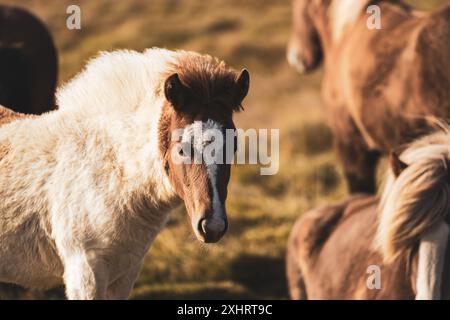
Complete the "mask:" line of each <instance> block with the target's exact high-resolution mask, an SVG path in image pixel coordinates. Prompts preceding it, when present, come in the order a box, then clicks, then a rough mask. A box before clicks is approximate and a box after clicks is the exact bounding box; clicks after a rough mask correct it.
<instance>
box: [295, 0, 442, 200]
mask: <svg viewBox="0 0 450 320" xmlns="http://www.w3.org/2000/svg"><path fill="white" fill-rule="evenodd" d="M369 5H377V6H378V8H379V9H380V12H381V29H370V28H368V25H367V20H368V19H369V18H371V16H370V15H369V14H367V13H366V10H367V8H368V6H369ZM293 10H294V11H293V15H294V28H293V34H292V37H291V40H290V43H289V46H288V54H287V56H288V60H289V62H290V63H291V65H293V66H294V67H295V68H296V69H297V70H298V71H300V72H308V71H311V70H313V69H315V68H316V67H317V66H318V65H319V64H320V63H321V61H322V58H323V59H324V64H325V75H324V80H323V86H322V94H323V98H324V102H325V105H326V113H327V117H328V119H329V124H330V126H331V129H332V132H333V135H334V139H335V146H336V149H337V152H338V156H339V159H340V161H341V163H342V165H343V167H344V171H345V175H346V179H347V182H348V185H349V189H350V191H351V192H369V193H373V192H374V191H375V185H376V183H375V169H376V164H377V161H378V159H379V157H380V155H382V154H383V153H385V152H386V151H388V150H390V149H392V148H396V147H398V146H400V145H402V144H404V143H406V142H409V141H411V140H413V139H414V138H416V137H417V136H419V135H422V134H424V133H425V132H428V131H429V127H428V125H427V124H426V122H425V121H423V120H421V119H422V118H423V116H426V115H433V116H437V117H440V118H449V116H450V41H449V39H450V6H448V5H447V6H446V7H444V8H442V9H441V10H438V11H436V12H433V13H431V14H425V13H423V12H417V11H415V10H413V9H412V8H410V7H409V6H407V5H406V4H404V3H402V2H401V1H387V0H386V1H383V0H379V1H368V0H294V6H293Z"/></svg>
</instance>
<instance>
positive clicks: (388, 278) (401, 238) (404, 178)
mask: <svg viewBox="0 0 450 320" xmlns="http://www.w3.org/2000/svg"><path fill="white" fill-rule="evenodd" d="M402 158H403V160H404V161H405V163H404V164H403V163H402V165H400V166H399V165H392V164H391V166H392V167H393V170H392V171H393V172H392V173H390V174H389V175H388V177H387V181H386V184H385V188H384V192H383V196H382V198H381V200H380V199H378V197H375V196H369V195H361V194H359V195H357V194H355V195H352V196H350V197H349V198H348V199H346V200H345V201H342V202H340V203H337V204H333V205H329V206H325V207H322V208H319V209H315V210H311V211H310V212H308V213H306V214H305V215H303V216H302V217H301V218H300V219H299V220H298V221H297V223H296V224H295V226H294V227H293V229H292V231H291V235H290V238H289V244H288V250H287V278H288V282H289V290H290V294H291V297H292V298H293V299H414V298H416V299H450V241H449V240H450V239H449V227H448V224H449V221H450V214H449V212H450V182H449V174H450V172H449V171H448V163H449V162H448V161H449V160H450V134H449V133H437V134H434V135H430V136H426V137H424V138H422V139H421V140H419V141H417V142H415V143H414V144H413V145H412V147H409V148H408V149H406V150H405V151H404V153H403V154H402ZM399 161H400V160H398V158H397V160H396V161H394V162H399ZM375 277H378V280H377V279H376V278H375ZM377 281H378V283H377Z"/></svg>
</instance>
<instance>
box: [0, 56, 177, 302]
mask: <svg viewBox="0 0 450 320" xmlns="http://www.w3.org/2000/svg"><path fill="white" fill-rule="evenodd" d="M176 57H177V52H172V51H167V50H161V49H151V50H147V51H146V52H144V53H136V52H128V51H119V52H114V53H110V54H103V55H102V56H100V57H99V58H96V59H95V60H93V61H92V62H91V63H90V64H89V65H88V67H87V69H86V70H85V71H84V72H83V73H81V74H80V75H79V76H78V77H77V78H75V79H74V80H73V81H71V82H70V83H69V84H68V85H66V86H65V87H63V88H62V89H61V90H59V92H58V105H59V110H58V111H55V112H52V113H48V114H45V115H43V116H41V117H38V118H33V119H23V120H17V121H14V122H12V123H9V124H7V125H4V126H2V127H1V128H0V199H1V200H0V281H2V282H12V283H16V284H20V285H23V286H25V287H41V288H47V287H51V286H54V285H55V284H58V283H62V282H64V283H65V284H66V293H67V296H68V298H70V299H84V298H88V299H89V298H127V297H128V296H129V293H130V291H131V289H132V287H133V284H134V282H135V280H136V277H137V275H138V273H139V270H140V268H141V265H142V261H143V258H144V256H145V254H146V253H147V250H148V249H149V246H150V244H151V242H152V241H153V239H154V238H155V236H156V235H157V234H158V232H159V231H160V229H161V228H162V227H163V226H164V224H165V222H166V220H167V216H168V212H169V210H170V208H171V207H173V206H174V205H176V204H177V203H178V201H179V200H178V197H177V196H176V194H175V192H174V189H173V187H172V186H171V184H170V181H169V179H168V177H167V176H166V175H165V173H164V168H163V162H162V156H161V154H160V152H159V148H158V140H157V137H158V120H159V115H160V112H161V108H162V106H163V103H164V96H163V95H162V96H160V94H159V93H158V90H157V89H158V86H160V85H161V74H162V73H163V72H165V71H166V69H167V66H168V64H170V63H171V62H173V61H174V60H175V59H176Z"/></svg>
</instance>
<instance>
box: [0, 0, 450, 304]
mask: <svg viewBox="0 0 450 320" xmlns="http://www.w3.org/2000/svg"><path fill="white" fill-rule="evenodd" d="M0 2H1V3H13V4H15V5H20V6H23V7H26V8H28V9H29V10H31V11H32V12H34V13H35V14H36V15H37V16H39V17H40V18H41V19H42V20H43V21H45V23H46V24H47V25H48V26H49V28H50V30H51V32H52V34H53V35H54V38H55V41H56V45H57V47H58V51H59V54H60V83H63V82H65V81H67V80H69V79H70V78H71V77H72V76H74V75H75V74H76V73H77V72H79V71H80V70H81V68H82V67H83V65H84V64H85V62H86V60H87V59H89V57H91V56H93V55H95V54H96V53H97V52H98V51H99V50H112V49H118V48H128V49H135V50H143V49H144V48H148V47H153V46H160V47H167V48H170V49H177V48H182V49H186V50H195V51H199V52H203V53H209V54H211V55H215V56H218V57H220V58H222V59H224V60H225V61H226V62H227V63H228V64H229V65H230V66H232V67H234V68H237V69H239V68H241V67H246V68H248V69H249V70H250V73H251V78H252V79H251V90H250V93H249V96H248V98H247V99H246V101H245V104H244V106H245V112H243V113H241V114H239V115H237V116H236V124H237V126H238V127H241V128H250V127H251V128H269V129H270V128H277V129H280V171H279V173H278V174H277V175H274V176H260V175H259V167H258V166H250V165H249V166H236V167H234V168H233V172H232V180H231V182H230V193H229V201H228V213H229V219H230V230H229V233H228V234H227V235H226V237H225V238H224V239H223V240H222V241H221V242H220V243H219V244H217V245H209V246H205V245H201V244H200V243H199V242H198V241H196V240H195V238H194V235H193V233H192V231H191V229H190V226H189V223H188V219H187V215H186V213H185V210H184V209H183V208H179V209H177V210H175V211H174V212H173V214H172V216H171V220H170V222H169V224H168V226H167V228H166V229H165V230H164V231H163V232H162V233H161V234H160V235H159V237H158V238H157V240H156V242H155V243H154V245H153V247H152V248H151V250H150V252H149V254H148V256H147V258H146V263H145V266H144V268H143V270H142V273H141V275H140V278H139V280H138V282H137V284H136V286H135V290H134V292H133V297H134V298H139V299H148V298H152V299H157V298H170V299H171V298H209V299H211V298H262V299H266V298H274V299H285V298H288V296H287V289H286V281H285V275H284V254H285V245H286V240H287V237H288V234H289V231H290V229H291V227H292V225H293V223H294V221H295V220H296V219H297V217H298V216H299V215H301V214H302V213H304V212H305V211H307V210H308V209H310V208H313V207H315V206H318V205H320V204H325V203H329V202H331V201H334V200H336V199H339V198H342V197H344V196H345V194H346V190H345V186H344V183H343V179H342V173H341V171H340V167H339V165H338V164H337V162H336V159H335V156H334V153H333V150H332V137H331V134H330V132H329V130H328V128H327V125H326V123H325V121H324V110H323V108H322V104H321V100H320V95H319V87H320V81H321V75H322V70H318V71H317V72H315V73H313V74H311V75H308V76H300V75H298V74H297V73H296V72H295V71H294V70H293V69H291V68H290V67H289V66H288V64H287V62H286V61H285V46H286V42H287V39H288V37H289V32H290V24H291V21H290V18H291V7H290V5H291V4H290V1H288V0H270V1H269V0H208V1H204V0H185V1H181V0H180V1H178V0H165V1H163V0H149V1H138V0H134V1H118V0H117V1H114V0H111V1H105V0H100V1H91V0H90V1H87V0H84V1H77V3H78V4H79V5H80V7H81V19H82V22H81V23H82V25H81V26H82V28H81V30H68V29H66V28H65V20H66V18H67V14H66V8H67V6H68V5H69V4H72V3H73V1H68V0H52V1H36V0H33V1H31V0H14V1H0ZM410 2H411V1H410ZM413 2H414V3H415V5H417V6H418V7H420V8H423V9H430V8H433V7H435V6H437V5H439V4H441V3H443V2H446V1H441V0H439V1H436V0H435V1H413ZM447 2H448V1H447ZM2 292H3V297H10V298H11V297H13V298H36V297H38V298H62V297H63V294H62V290H61V289H57V290H53V291H50V292H45V293H44V292H31V291H26V290H22V289H19V288H13V289H11V288H9V289H8V290H4V291H2ZM2 292H0V297H1V295H2Z"/></svg>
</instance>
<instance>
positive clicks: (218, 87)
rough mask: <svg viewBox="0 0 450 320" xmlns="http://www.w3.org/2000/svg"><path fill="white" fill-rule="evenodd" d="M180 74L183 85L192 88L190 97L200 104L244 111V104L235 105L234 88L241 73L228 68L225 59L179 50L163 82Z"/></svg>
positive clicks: (193, 101) (196, 103)
mask: <svg viewBox="0 0 450 320" xmlns="http://www.w3.org/2000/svg"><path fill="white" fill-rule="evenodd" d="M174 73H177V74H178V76H179V78H180V80H181V82H182V84H183V85H184V86H185V87H187V88H188V89H189V91H188V93H189V96H190V97H189V98H190V100H191V101H192V103H193V104H195V105H196V106H197V107H211V105H212V104H222V105H224V106H226V107H229V108H230V107H231V110H230V111H239V110H241V108H242V106H241V105H234V104H233V103H232V101H231V99H232V98H233V88H234V86H235V82H236V78H237V76H238V74H237V73H236V71H235V70H233V69H230V68H227V67H226V65H225V62H224V61H221V60H219V59H217V58H215V57H212V56H210V55H202V54H198V53H195V52H187V51H183V52H180V56H179V57H178V58H177V60H176V62H175V63H172V64H171V65H170V66H169V68H168V70H167V72H166V73H165V74H164V75H163V77H162V78H163V81H164V80H165V79H167V77H169V76H170V75H172V74H174Z"/></svg>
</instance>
